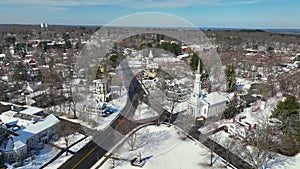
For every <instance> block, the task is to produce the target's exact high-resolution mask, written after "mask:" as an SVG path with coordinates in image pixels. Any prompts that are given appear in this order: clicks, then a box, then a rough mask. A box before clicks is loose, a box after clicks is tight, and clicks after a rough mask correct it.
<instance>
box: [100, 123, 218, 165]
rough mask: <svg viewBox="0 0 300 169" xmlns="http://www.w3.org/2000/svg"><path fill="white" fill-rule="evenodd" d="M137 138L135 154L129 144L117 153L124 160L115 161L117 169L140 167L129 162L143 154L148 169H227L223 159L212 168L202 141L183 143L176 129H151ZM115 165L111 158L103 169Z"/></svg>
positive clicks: (140, 132)
mask: <svg viewBox="0 0 300 169" xmlns="http://www.w3.org/2000/svg"><path fill="white" fill-rule="evenodd" d="M137 138H138V139H137V141H136V146H135V148H134V150H133V151H130V146H129V144H128V143H127V142H125V143H124V144H123V145H122V146H121V147H120V148H119V149H118V150H116V153H115V155H114V157H117V158H122V159H123V160H118V161H117V160H116V161H115V164H116V168H119V169H122V168H124V169H129V168H133V169H134V168H136V167H134V166H131V163H130V162H128V161H130V160H132V159H134V158H136V157H138V155H139V153H140V154H141V158H142V159H143V160H145V161H146V163H145V165H144V166H143V168H144V169H154V168H163V169H176V168H178V169H180V168H187V169H194V168H202V169H206V168H207V169H211V168H224V164H222V163H221V161H220V160H217V161H216V163H215V164H214V166H213V167H211V166H209V162H210V157H209V150H208V149H207V148H206V147H204V146H203V145H202V144H201V143H200V142H198V141H193V140H190V139H189V138H187V139H186V140H182V135H181V132H180V131H179V130H178V129H177V128H175V127H174V126H171V127H167V126H166V125H160V126H147V127H144V128H142V129H140V130H139V131H138V137H137ZM125 159H127V160H125ZM102 160H103V159H102ZM111 165H112V160H111V159H109V160H107V161H106V162H105V163H104V164H103V165H102V166H101V167H100V168H102V169H106V168H111Z"/></svg>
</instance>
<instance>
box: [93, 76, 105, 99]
mask: <svg viewBox="0 0 300 169" xmlns="http://www.w3.org/2000/svg"><path fill="white" fill-rule="evenodd" d="M93 87H94V93H95V94H96V95H97V100H98V102H104V101H105V98H106V94H107V92H108V88H107V82H106V81H105V80H102V79H96V80H93Z"/></svg>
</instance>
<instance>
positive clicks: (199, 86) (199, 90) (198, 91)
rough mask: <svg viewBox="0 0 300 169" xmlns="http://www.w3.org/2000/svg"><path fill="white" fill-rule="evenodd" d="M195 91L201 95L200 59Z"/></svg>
mask: <svg viewBox="0 0 300 169" xmlns="http://www.w3.org/2000/svg"><path fill="white" fill-rule="evenodd" d="M193 93H194V94H195V95H197V96H198V97H200V95H201V73H200V59H199V61H198V68H197V71H196V73H195V82H194V91H193Z"/></svg>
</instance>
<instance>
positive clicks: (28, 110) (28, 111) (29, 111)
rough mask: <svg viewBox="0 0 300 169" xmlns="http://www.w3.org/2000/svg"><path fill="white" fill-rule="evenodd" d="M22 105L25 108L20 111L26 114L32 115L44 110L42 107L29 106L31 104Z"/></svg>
mask: <svg viewBox="0 0 300 169" xmlns="http://www.w3.org/2000/svg"><path fill="white" fill-rule="evenodd" d="M23 107H26V109H25V110H23V111H21V113H23V114H28V115H34V114H37V113H39V112H42V111H44V109H41V108H38V107H31V106H23Z"/></svg>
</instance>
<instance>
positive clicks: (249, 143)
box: [236, 125, 283, 169]
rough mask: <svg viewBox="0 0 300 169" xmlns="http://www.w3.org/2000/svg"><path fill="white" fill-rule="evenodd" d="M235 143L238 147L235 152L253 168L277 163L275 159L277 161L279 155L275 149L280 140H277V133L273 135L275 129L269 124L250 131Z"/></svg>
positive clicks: (256, 168)
mask: <svg viewBox="0 0 300 169" xmlns="http://www.w3.org/2000/svg"><path fill="white" fill-rule="evenodd" d="M236 143H238V145H237V146H238V147H239V148H238V149H237V153H238V154H240V155H241V156H242V158H243V159H245V161H247V162H248V163H249V164H250V165H252V166H253V167H254V168H255V169H262V168H266V167H271V165H273V164H278V163H276V160H277V161H278V158H279V155H278V153H277V152H276V151H277V148H278V146H280V142H279V141H278V135H275V130H274V129H273V128H271V127H270V126H269V125H265V126H261V127H260V128H259V129H257V130H254V131H253V132H250V133H249V134H248V136H247V137H246V138H245V139H243V140H242V141H237V142H236ZM274 161H275V162H274ZM280 161H281V160H280ZM281 162H283V161H281Z"/></svg>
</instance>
